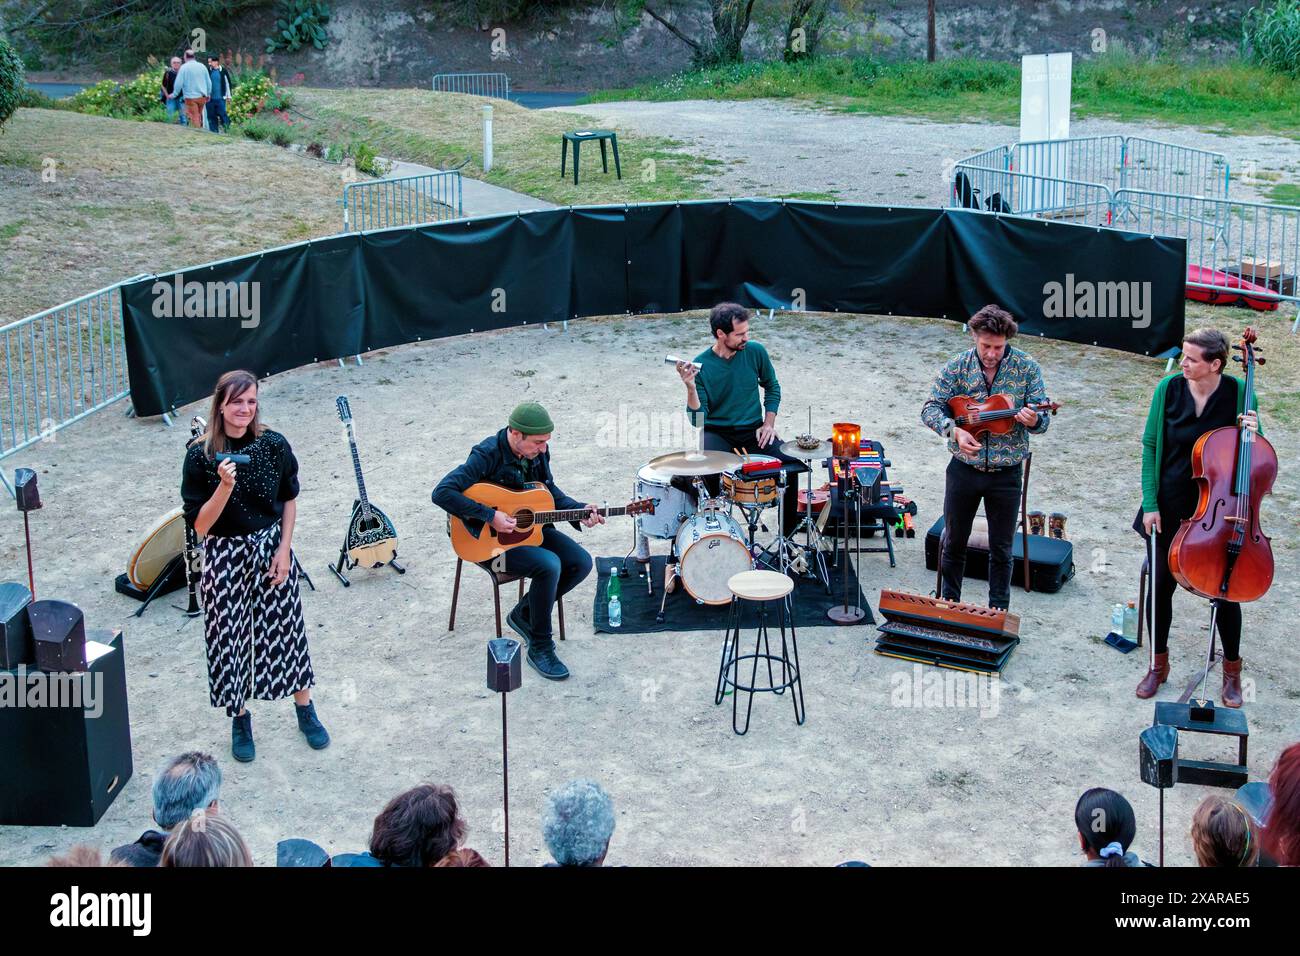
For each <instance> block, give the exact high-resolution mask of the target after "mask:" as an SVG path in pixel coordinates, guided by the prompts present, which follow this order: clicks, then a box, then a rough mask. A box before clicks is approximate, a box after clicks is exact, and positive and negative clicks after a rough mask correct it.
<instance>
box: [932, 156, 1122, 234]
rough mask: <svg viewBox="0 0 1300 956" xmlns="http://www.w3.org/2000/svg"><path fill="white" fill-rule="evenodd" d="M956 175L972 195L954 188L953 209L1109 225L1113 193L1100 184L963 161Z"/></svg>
mask: <svg viewBox="0 0 1300 956" xmlns="http://www.w3.org/2000/svg"><path fill="white" fill-rule="evenodd" d="M956 172H960V173H962V174H964V175H965V177H966V180H967V182H968V183H969V184H970V187H971V190H972V195H970V196H969V197H964V196H962V195H959V192H960V190H959V189H958V188H957V187H954V189H953V196H952V200H951V202H950V203H949V205H950V206H953V207H966V208H970V209H976V208H978V209H983V210H986V211H989V212H1005V213H1010V214H1012V215H1016V216H1036V217H1038V218H1040V219H1063V220H1067V221H1070V222H1080V223H1085V224H1087V225H1099V226H1108V225H1110V215H1111V209H1112V206H1113V201H1112V196H1111V191H1110V190H1109V189H1107V188H1106V187H1105V186H1101V185H1098V184H1097V183H1089V182H1083V181H1080V180H1073V179H1058V178H1056V177H1053V176H1039V175H1033V174H1031V173H1019V172H1014V171H1012V170H1007V169H981V168H978V167H975V166H967V165H965V163H964V162H963V163H958V164H957V166H956ZM955 178H956V177H955V176H954V179H955ZM999 199H1000V200H1001V201H1000V202H999V201H998V200H999Z"/></svg>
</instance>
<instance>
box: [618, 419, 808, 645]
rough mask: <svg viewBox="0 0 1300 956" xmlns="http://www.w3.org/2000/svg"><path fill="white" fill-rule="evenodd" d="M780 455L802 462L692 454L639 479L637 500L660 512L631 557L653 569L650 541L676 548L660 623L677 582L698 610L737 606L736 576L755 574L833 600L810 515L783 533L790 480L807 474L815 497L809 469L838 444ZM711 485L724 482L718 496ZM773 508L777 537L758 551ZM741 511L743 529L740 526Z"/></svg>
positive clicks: (790, 445)
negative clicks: (814, 586)
mask: <svg viewBox="0 0 1300 956" xmlns="http://www.w3.org/2000/svg"><path fill="white" fill-rule="evenodd" d="M780 450H781V452H782V453H783V454H784V455H786V456H788V457H789V458H794V459H798V461H797V462H796V463H789V462H783V461H782V460H781V459H779V458H774V457H772V456H770V455H759V454H747V453H742V454H732V453H731V452H724V451H705V450H693V451H678V452H671V453H669V454H666V455H660V456H659V457H657V458H653V459H651V460H650V461H649V462H647V463H646V464H644V465H642V466H641V468H640V469H639V470H638V471H637V476H636V483H635V486H634V489H633V493H634V496H635V497H636V498H638V499H640V498H652V499H654V502H655V508H654V511H653V512H652V513H650V514H643V515H639V516H638V517H637V526H636V545H635V547H634V549H633V551H632V552H629V555H628V557H632V556H633V554H635V556H636V559H637V561H639V562H640V563H642V564H648V563H649V561H650V539H656V540H663V541H668V542H670V550H669V555H668V563H667V568H666V571H665V579H664V593H663V598H662V599H661V601H660V606H659V613H658V615H657V616H656V621H657V622H658V623H663V621H664V614H665V606H666V604H667V599H668V595H669V594H670V593H671V592H672V591H673V590H674V588H675V585H676V583H677V582H678V581H680V582H681V585H682V588H683V590H685V592H686V593H687V594H688V595H689V596H690V597H691V598H692V599H693V600H694V601H695V603H697V604H715V605H721V604H727V603H729V602H730V601H731V590H730V588H729V587H728V586H727V582H728V581H729V580H730V579H731V577H732V575H735V574H738V573H740V572H742V571H750V570H753V569H754V568H755V567H766V568H770V569H771V570H774V571H780V572H782V573H787V574H788V573H794V574H796V575H805V576H808V577H810V578H816V579H818V580H820V581H821V582H822V584H823V585H824V586H825V587H826V588H827V591H828V593H829V589H830V577H829V574H828V572H827V568H826V557H825V555H824V553H823V546H822V538H821V535H820V534H819V533H818V529H817V524H816V521H815V520H814V515H813V514H812V512H811V509H809V511H808V513H807V514H806V515H805V516H804V519H803V521H802V522H801V523H800V524H799V525H798V526H797V528H795V529H794V531H792V532H791V533H790V535H788V536H787V535H785V534H783V533H782V532H781V529H782V528H783V527H784V522H783V519H784V515H783V514H782V511H783V503H782V502H783V499H784V497H785V495H784V492H785V489H786V485H787V481H788V480H789V477H790V475H791V474H792V473H798V472H807V473H808V475H809V479H808V481H809V486H808V487H809V495H810V496H811V494H812V468H811V467H810V464H811V462H814V461H819V460H823V459H826V458H829V457H830V456H831V450H832V449H831V443H830V442H825V441H817V442H815V443H813V442H812V441H810V440H809V439H807V438H802V439H801V440H796V441H788V442H785V443H784V444H782V445H781V449H780ZM706 477H716V478H717V485H716V486H715V487H717V488H718V493H717V494H716V495H711V494H710V493H709V491H708V488H707V486H706V484H705V482H704V479H705V478H706ZM770 508H775V509H776V521H777V534H776V536H775V538H774V539H773V541H772V542H771V543H770V544H768V545H766V546H765V547H759V545H758V544H757V543H756V542H755V536H756V533H757V531H758V529H759V527H761V525H762V516H763V514H764V512H765V511H767V510H768V509H770ZM736 511H739V512H740V516H741V517H742V518H743V519H744V522H745V523H744V524H741V522H740V521H737V520H736V517H735V513H736ZM800 536H802V537H803V541H802V543H801V542H800V541H799V540H798V539H799V537H800ZM646 583H647V587H648V589H649V591H650V593H652V594H653V593H654V582H653V581H652V580H651V578H650V575H649V574H648V573H647V574H646Z"/></svg>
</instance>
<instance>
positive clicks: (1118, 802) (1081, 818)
mask: <svg viewBox="0 0 1300 956" xmlns="http://www.w3.org/2000/svg"><path fill="white" fill-rule="evenodd" d="M1074 825H1075V826H1076V827H1077V828H1078V830H1079V848H1080V849H1082V850H1083V852H1084V853H1085V854H1087V856H1088V859H1090V860H1101V861H1102V865H1103V866H1126V865H1127V864H1125V862H1124V854H1125V853H1127V852H1128V848H1129V844H1131V843H1132V842H1133V838H1134V837H1135V836H1136V835H1137V818H1136V817H1135V816H1134V815H1133V806H1132V805H1131V804H1130V803H1129V802H1128V801H1127V800H1125V799H1124V797H1123V795H1122V794H1118V793H1116V792H1115V791H1114V790H1107V789H1106V788H1105V787H1093V788H1092V789H1091V790H1085V791H1084V792H1083V796H1081V797H1079V802H1078V803H1077V804H1075V806H1074Z"/></svg>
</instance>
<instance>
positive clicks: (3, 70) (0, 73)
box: [0, 36, 23, 126]
mask: <svg viewBox="0 0 1300 956" xmlns="http://www.w3.org/2000/svg"><path fill="white" fill-rule="evenodd" d="M22 95H23V61H22V59H21V58H20V57H19V56H18V54H17V53H15V52H14V48H13V47H11V46H10V45H9V41H7V40H6V39H5V38H4V37H2V36H0V126H4V124H5V120H7V119H9V117H11V116H13V115H14V110H16V109H18V104H19V102H20V101H21V99H22Z"/></svg>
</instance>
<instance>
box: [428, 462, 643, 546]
mask: <svg viewBox="0 0 1300 956" xmlns="http://www.w3.org/2000/svg"><path fill="white" fill-rule="evenodd" d="M465 497H467V498H469V499H470V500H471V501H477V502H478V503H479V504H481V505H487V506H488V507H489V508H495V509H496V510H497V511H500V512H502V513H504V514H508V515H510V517H512V518H514V519H515V530H514V531H506V532H500V531H497V529H496V528H494V527H492V525H491V524H490V523H489V524H484V525H483V527H482V529H480V530H479V532H478V534H475V533H474V532H472V531H470V530H469V527H468V526H467V525H466V524H465V522H464V521H462V520H461V519H460V518H457V517H456V516H455V515H450V516H449V525H450V527H449V533H450V534H451V547H452V550H454V551H455V552H456V557H458V558H461V559H462V560H465V561H473V562H474V563H475V564H481V563H482V562H484V561H490V560H492V559H493V558H494V557H496V556H497V555H499V554H502V553H503V552H505V551H508V550H510V549H511V548H517V547H520V546H521V545H538V544H541V543H542V529H543V528H544V527H545V526H546V525H548V524H558V523H560V522H562V521H581V520H582V519H583V518H585V517H586V516H587V514H588V510H587V509H586V508H570V509H566V510H563V511H557V510H556V509H555V499H554V498H552V497H551V493H550V492H549V491H547V490H546V486H545V485H542V484H540V483H537V482H534V483H532V484H531V485H529V486H528V487H527V488H524V489H521V490H518V491H516V490H514V489H511V488H505V487H502V486H501V485H494V484H491V483H490V482H486V481H480V482H478V483H477V484H473V485H470V486H469V487H468V488H466V489H465ZM654 509H655V500H654V499H653V498H642V499H640V500H638V501H633V502H630V503H629V504H627V505H625V506H624V507H622V508H597V509H596V510H597V512H598V513H599V514H601V515H604V516H605V517H607V518H609V517H618V516H619V515H629V516H631V515H639V514H649V513H650V512H652V511H654Z"/></svg>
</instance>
